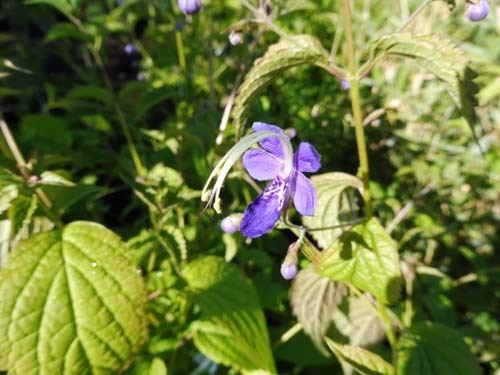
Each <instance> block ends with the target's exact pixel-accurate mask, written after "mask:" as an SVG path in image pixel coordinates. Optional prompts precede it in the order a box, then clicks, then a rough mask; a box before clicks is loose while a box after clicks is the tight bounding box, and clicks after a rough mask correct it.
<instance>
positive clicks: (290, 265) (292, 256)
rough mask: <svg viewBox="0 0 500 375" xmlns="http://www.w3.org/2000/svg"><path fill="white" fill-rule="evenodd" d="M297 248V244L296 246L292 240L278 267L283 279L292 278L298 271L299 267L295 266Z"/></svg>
mask: <svg viewBox="0 0 500 375" xmlns="http://www.w3.org/2000/svg"><path fill="white" fill-rule="evenodd" d="M298 250H299V246H297V242H293V243H291V244H290V246H288V253H287V254H286V257H285V260H284V261H283V263H282V264H281V268H280V272H281V276H283V278H284V279H285V280H291V279H293V278H294V277H295V276H297V273H298V272H299V269H298V267H297V263H298V257H297V253H298Z"/></svg>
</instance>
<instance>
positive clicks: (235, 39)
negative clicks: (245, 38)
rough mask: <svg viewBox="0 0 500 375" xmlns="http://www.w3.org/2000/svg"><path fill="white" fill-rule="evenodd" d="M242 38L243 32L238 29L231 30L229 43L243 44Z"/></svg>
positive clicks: (234, 44)
mask: <svg viewBox="0 0 500 375" xmlns="http://www.w3.org/2000/svg"><path fill="white" fill-rule="evenodd" d="M241 42H242V39H241V33H239V32H237V31H231V34H229V43H231V45H233V46H237V45H238V44H241Z"/></svg>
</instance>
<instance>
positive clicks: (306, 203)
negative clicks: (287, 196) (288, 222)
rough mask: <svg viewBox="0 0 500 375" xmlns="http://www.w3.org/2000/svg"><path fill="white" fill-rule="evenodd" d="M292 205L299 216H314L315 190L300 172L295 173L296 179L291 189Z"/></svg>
mask: <svg viewBox="0 0 500 375" xmlns="http://www.w3.org/2000/svg"><path fill="white" fill-rule="evenodd" d="M293 204H294V205H295V208H296V209H297V211H298V212H299V213H300V214H302V215H306V216H313V215H314V209H315V208H316V190H315V189H314V186H313V184H312V183H311V181H310V180H309V179H308V178H307V177H306V176H304V175H303V174H302V173H300V172H297V179H296V181H295V187H294V189H293Z"/></svg>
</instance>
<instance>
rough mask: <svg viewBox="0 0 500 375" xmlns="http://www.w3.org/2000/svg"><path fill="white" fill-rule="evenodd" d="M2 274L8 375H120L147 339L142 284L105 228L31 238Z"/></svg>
mask: <svg viewBox="0 0 500 375" xmlns="http://www.w3.org/2000/svg"><path fill="white" fill-rule="evenodd" d="M0 275H1V277H0V280H1V282H0V295H1V299H2V305H1V307H0V309H1V310H0V332H1V335H2V337H3V338H4V339H3V340H2V343H1V344H0V358H1V359H2V367H3V368H6V369H8V370H9V373H12V374H27V373H35V372H36V373H41V374H54V373H58V374H62V373H79V374H84V373H85V374H91V373H100V374H115V373H116V372H117V371H118V370H120V369H123V368H124V367H125V366H127V365H128V364H129V363H130V358H131V356H132V355H133V354H134V353H136V352H137V350H138V349H139V347H140V345H142V343H143V342H144V340H145V338H146V319H145V311H144V302H145V301H144V286H143V281H142V279H141V277H140V275H139V273H138V272H137V269H136V268H135V266H134V264H133V262H132V261H131V258H130V257H129V256H128V255H127V254H126V249H125V247H124V245H123V243H122V242H121V241H120V239H119V238H118V237H117V236H116V235H115V234H114V233H112V232H111V231H109V230H108V229H106V228H104V227H103V226H101V225H98V224H95V223H90V222H73V223H71V224H68V225H67V226H66V227H65V228H64V229H63V230H54V231H51V232H44V233H41V234H38V235H35V236H32V237H31V238H30V239H28V240H26V241H24V242H22V243H21V244H20V245H19V246H18V248H17V249H16V251H15V252H14V253H13V254H12V256H11V257H10V258H9V260H8V262H7V264H6V265H5V267H4V268H3V269H2V270H1V271H0Z"/></svg>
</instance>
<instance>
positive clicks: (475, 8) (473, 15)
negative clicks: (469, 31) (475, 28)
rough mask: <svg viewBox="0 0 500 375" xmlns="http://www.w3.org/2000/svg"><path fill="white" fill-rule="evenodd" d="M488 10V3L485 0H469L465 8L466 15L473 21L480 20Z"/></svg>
mask: <svg viewBox="0 0 500 375" xmlns="http://www.w3.org/2000/svg"><path fill="white" fill-rule="evenodd" d="M489 12H490V5H489V4H488V1H487V0H479V1H478V2H471V4H470V5H469V7H468V8H467V17H468V18H469V20H471V21H473V22H478V21H482V20H484V19H485V18H486V16H487V15H488V13H489Z"/></svg>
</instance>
